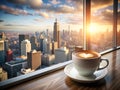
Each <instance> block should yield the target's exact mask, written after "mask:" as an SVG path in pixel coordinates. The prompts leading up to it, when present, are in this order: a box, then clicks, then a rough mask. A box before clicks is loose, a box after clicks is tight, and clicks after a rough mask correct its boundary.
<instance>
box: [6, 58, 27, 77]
mask: <svg viewBox="0 0 120 90" xmlns="http://www.w3.org/2000/svg"><path fill="white" fill-rule="evenodd" d="M25 65H27V60H22V59H21V60H13V61H10V62H6V63H5V67H6V68H5V70H6V71H7V73H8V78H12V77H16V76H17V72H20V71H21V69H22V68H24V66H25Z"/></svg>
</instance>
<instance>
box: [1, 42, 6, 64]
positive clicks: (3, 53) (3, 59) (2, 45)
mask: <svg viewBox="0 0 120 90" xmlns="http://www.w3.org/2000/svg"><path fill="white" fill-rule="evenodd" d="M4 63H5V48H4V41H3V40H0V65H2V64H4Z"/></svg>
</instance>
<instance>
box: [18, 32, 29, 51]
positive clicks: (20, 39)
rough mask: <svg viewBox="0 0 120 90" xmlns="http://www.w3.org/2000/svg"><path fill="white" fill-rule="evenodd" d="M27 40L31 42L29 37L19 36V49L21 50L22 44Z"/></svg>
mask: <svg viewBox="0 0 120 90" xmlns="http://www.w3.org/2000/svg"><path fill="white" fill-rule="evenodd" d="M25 39H28V40H29V35H24V34H19V48H20V49H21V42H22V41H23V40H25Z"/></svg>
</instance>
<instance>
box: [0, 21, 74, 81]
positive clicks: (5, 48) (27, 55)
mask: <svg viewBox="0 0 120 90" xmlns="http://www.w3.org/2000/svg"><path fill="white" fill-rule="evenodd" d="M53 28H54V30H53V34H51V35H53V37H52V36H51V35H50V33H49V32H48V30H47V31H46V33H45V32H41V33H39V32H35V34H34V35H28V34H18V39H15V38H14V39H13V40H11V42H10V40H9V39H7V38H6V36H5V33H1V35H0V66H1V67H3V68H2V70H1V69H0V70H1V73H2V74H1V80H3V78H4V80H5V79H7V78H12V77H16V76H19V75H21V74H26V73H29V72H33V71H35V70H37V69H42V68H44V67H47V66H50V65H53V64H57V63H61V62H65V61H68V60H70V59H71V54H72V53H71V51H69V49H68V48H67V47H66V42H65V41H62V40H60V39H61V35H60V30H59V23H58V22H57V19H56V21H55V22H54V26H53ZM12 42H13V43H12ZM73 51H74V50H73ZM3 69H4V70H5V71H6V73H5V74H3ZM3 75H6V76H5V77H3Z"/></svg>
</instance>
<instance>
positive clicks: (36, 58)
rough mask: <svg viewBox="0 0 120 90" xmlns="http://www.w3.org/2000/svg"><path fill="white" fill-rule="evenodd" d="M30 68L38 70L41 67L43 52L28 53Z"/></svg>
mask: <svg viewBox="0 0 120 90" xmlns="http://www.w3.org/2000/svg"><path fill="white" fill-rule="evenodd" d="M27 57H28V58H27V61H28V68H31V69H32V70H36V69H38V68H39V67H40V66H41V52H40V51H38V52H37V51H36V50H33V51H31V52H28V53H27Z"/></svg>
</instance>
